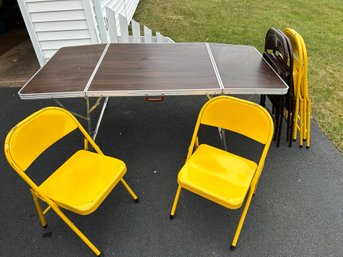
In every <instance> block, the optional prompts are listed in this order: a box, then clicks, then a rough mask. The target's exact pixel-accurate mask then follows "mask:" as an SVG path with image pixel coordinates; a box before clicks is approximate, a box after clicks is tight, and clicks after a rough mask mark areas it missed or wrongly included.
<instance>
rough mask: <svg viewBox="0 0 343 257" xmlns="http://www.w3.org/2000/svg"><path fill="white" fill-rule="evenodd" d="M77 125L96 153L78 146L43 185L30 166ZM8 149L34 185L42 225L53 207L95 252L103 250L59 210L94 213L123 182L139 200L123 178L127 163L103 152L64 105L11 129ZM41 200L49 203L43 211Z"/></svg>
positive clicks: (18, 168) (10, 159)
mask: <svg viewBox="0 0 343 257" xmlns="http://www.w3.org/2000/svg"><path fill="white" fill-rule="evenodd" d="M75 129H79V130H80V131H81V133H82V134H83V136H84V137H85V142H89V143H90V144H91V146H92V147H93V149H94V150H95V152H91V151H88V150H85V149H80V150H78V151H77V152H75V153H74V154H73V155H72V156H71V157H70V158H69V159H68V160H67V161H66V162H64V164H63V165H62V166H60V167H59V168H58V169H57V170H56V171H54V172H52V174H51V175H50V176H49V177H48V178H47V179H46V180H45V181H44V182H43V183H41V184H39V185H38V184H36V183H35V182H34V181H33V180H32V179H31V178H30V177H29V176H28V174H27V172H26V171H27V169H28V167H29V166H30V165H31V164H32V163H33V162H34V161H35V160H36V159H37V158H38V156H40V155H41V154H42V153H43V152H44V151H45V150H46V149H47V148H49V147H50V146H51V145H53V144H54V143H55V142H57V141H59V140H60V139H61V138H63V137H64V136H66V135H67V134H69V133H70V132H72V131H74V130H75ZM86 145H88V143H85V146H86ZM4 150H5V155H6V158H7V160H8V162H9V163H10V165H11V166H12V168H13V169H14V170H15V171H16V172H17V173H18V174H19V176H20V177H21V178H23V179H24V181H25V182H26V183H27V184H28V185H29V186H30V189H31V193H32V196H33V200H34V203H35V205H36V208H37V212H38V216H39V218H40V221H41V224H42V226H43V227H46V226H47V223H46V220H45V217H44V214H46V213H47V212H48V211H49V210H50V209H52V210H54V211H55V212H56V214H57V215H58V216H59V217H60V218H61V219H62V220H63V221H64V222H65V223H66V224H67V225H68V226H69V227H70V228H71V229H72V230H73V231H74V232H75V233H76V234H77V235H78V236H79V237H80V238H81V239H82V240H83V241H84V243H85V244H86V245H87V246H88V247H89V248H90V249H91V250H92V251H93V252H94V253H95V254H96V255H100V254H101V252H100V251H99V249H98V248H96V247H95V245H93V243H92V242H91V241H90V240H89V239H88V238H87V237H86V236H85V235H84V234H83V233H82V232H81V231H80V230H79V229H78V228H77V227H76V226H75V225H74V224H73V223H72V222H71V220H70V219H69V218H68V217H67V216H66V215H65V214H64V213H63V212H62V209H61V208H64V209H67V210H69V211H72V212H75V213H78V214H81V215H87V214H90V213H92V212H94V211H95V210H96V209H97V208H98V207H99V205H100V204H101V203H102V202H103V201H104V199H105V198H106V197H107V195H108V194H109V193H110V192H111V191H112V189H113V188H114V187H115V186H116V185H117V183H118V182H119V181H120V182H121V183H122V184H123V185H124V187H125V188H126V189H127V191H128V192H129V193H130V195H131V196H132V197H133V199H134V200H136V201H138V198H137V196H136V195H135V193H134V192H133V191H132V190H131V188H130V187H129V186H128V184H127V183H126V182H125V180H124V179H123V176H124V174H125V173H126V165H125V163H124V162H123V161H121V160H119V159H116V158H113V157H109V156H106V155H104V154H103V152H102V151H101V150H100V148H99V147H98V146H97V145H96V144H95V142H94V141H93V140H92V138H91V137H90V136H89V135H88V134H87V132H86V131H85V130H84V128H83V127H82V126H81V124H80V123H79V122H78V121H77V120H76V118H75V117H74V116H73V115H72V114H71V113H69V112H68V111H66V110H64V109H61V108H57V107H47V108H44V109H42V110H40V111H37V112H35V113H33V114H32V115H30V116H29V117H27V118H26V119H24V120H23V121H21V122H20V123H19V124H18V125H16V126H15V127H14V128H13V129H12V130H11V131H10V132H9V133H8V135H7V137H6V140H5V145H4ZM39 200H42V201H44V202H45V203H47V205H48V207H47V208H46V209H45V210H44V211H42V208H41V205H40V201H39Z"/></svg>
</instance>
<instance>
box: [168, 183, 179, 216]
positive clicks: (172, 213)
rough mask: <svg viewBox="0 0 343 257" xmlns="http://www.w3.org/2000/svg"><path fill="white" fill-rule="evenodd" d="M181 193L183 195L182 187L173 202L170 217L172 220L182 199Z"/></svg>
mask: <svg viewBox="0 0 343 257" xmlns="http://www.w3.org/2000/svg"><path fill="white" fill-rule="evenodd" d="M180 193H181V186H178V188H177V191H176V195H175V198H174V202H173V207H172V209H171V212H170V216H169V218H170V219H172V218H174V215H175V211H176V206H177V203H178V202H179V198H180Z"/></svg>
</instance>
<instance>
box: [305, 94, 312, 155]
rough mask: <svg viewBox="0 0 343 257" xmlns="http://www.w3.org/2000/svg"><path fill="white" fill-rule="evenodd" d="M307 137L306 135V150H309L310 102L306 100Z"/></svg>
mask: <svg viewBox="0 0 343 257" xmlns="http://www.w3.org/2000/svg"><path fill="white" fill-rule="evenodd" d="M306 124H307V128H306V131H307V135H306V148H310V143H311V140H310V139H311V100H310V99H307V123H306Z"/></svg>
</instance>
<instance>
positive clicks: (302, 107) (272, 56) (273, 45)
mask: <svg viewBox="0 0 343 257" xmlns="http://www.w3.org/2000/svg"><path fill="white" fill-rule="evenodd" d="M263 57H264V58H265V60H266V61H267V62H268V63H269V65H270V66H271V67H272V68H273V69H274V70H275V72H276V73H277V74H278V75H279V76H280V77H281V78H282V79H283V80H284V82H285V83H286V84H287V85H288V86H289V90H288V92H287V94H286V95H282V96H280V95H268V96H267V97H268V99H269V100H270V102H271V104H272V113H273V117H274V122H275V134H274V140H276V146H279V145H280V140H281V133H282V121H283V117H286V120H287V132H286V140H287V142H288V143H289V144H288V145H289V146H292V139H293V141H295V140H296V139H297V134H298V132H299V146H300V147H302V146H303V142H304V141H306V148H309V147H310V115H311V99H310V97H309V95H308V81H307V51H306V47H305V43H304V40H303V39H302V37H301V36H300V35H299V34H298V33H297V32H296V31H295V30H294V29H290V28H286V29H285V30H284V31H281V30H278V29H275V28H270V29H269V30H268V32H267V34H266V38H265V49H264V53H263ZM260 103H261V105H262V106H266V96H265V95H262V96H261V101H260Z"/></svg>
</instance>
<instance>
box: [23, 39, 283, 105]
mask: <svg viewBox="0 0 343 257" xmlns="http://www.w3.org/2000/svg"><path fill="white" fill-rule="evenodd" d="M287 90H288V86H287V85H286V84H285V83H284V82H283V81H282V80H281V79H280V77H279V76H278V75H277V74H276V73H275V72H274V71H273V70H272V69H271V68H270V66H269V65H268V64H267V63H266V61H265V60H264V59H263V57H262V56H261V54H260V53H259V52H258V51H257V49H256V48H254V47H252V46H244V45H230V44H218V43H175V44H154V43H151V44H134V43H127V44H107V45H106V44H98V45H87V46H74V47H65V48H61V49H60V50H59V51H58V52H57V53H56V54H55V55H54V56H53V57H52V58H51V59H50V61H49V62H47V64H46V65H45V66H43V67H42V68H41V69H40V70H39V71H38V72H37V73H36V74H35V75H34V76H33V77H32V78H31V79H30V80H29V81H28V82H27V83H26V85H25V86H24V87H23V88H21V89H20V91H19V96H20V97H21V98H22V99H40V98H67V97H97V96H131V95H132V96H142V95H143V96H147V95H148V96H158V95H194V94H211V95H216V94H285V93H287Z"/></svg>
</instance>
